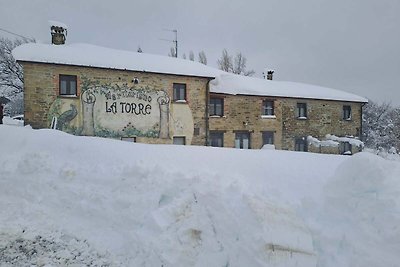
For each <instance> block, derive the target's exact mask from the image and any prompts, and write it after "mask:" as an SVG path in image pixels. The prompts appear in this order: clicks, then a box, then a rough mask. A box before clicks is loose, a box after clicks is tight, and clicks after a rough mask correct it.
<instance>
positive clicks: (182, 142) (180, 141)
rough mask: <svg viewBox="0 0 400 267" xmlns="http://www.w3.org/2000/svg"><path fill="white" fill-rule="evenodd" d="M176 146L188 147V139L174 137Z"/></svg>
mask: <svg viewBox="0 0 400 267" xmlns="http://www.w3.org/2000/svg"><path fill="white" fill-rule="evenodd" d="M173 142H174V145H186V137H184V136H174V139H173Z"/></svg>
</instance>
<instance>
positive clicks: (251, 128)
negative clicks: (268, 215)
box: [22, 62, 362, 153]
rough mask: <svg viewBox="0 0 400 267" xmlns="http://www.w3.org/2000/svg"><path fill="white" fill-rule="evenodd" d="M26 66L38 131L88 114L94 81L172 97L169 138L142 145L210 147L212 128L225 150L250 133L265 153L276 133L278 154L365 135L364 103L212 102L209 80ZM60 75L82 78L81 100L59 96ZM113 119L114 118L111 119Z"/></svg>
mask: <svg viewBox="0 0 400 267" xmlns="http://www.w3.org/2000/svg"><path fill="white" fill-rule="evenodd" d="M22 64H23V67H24V75H25V84H24V86H25V99H24V101H25V123H26V124H30V125H31V126H32V127H33V128H48V127H50V124H51V121H52V117H53V118H54V115H52V114H53V113H54V109H55V108H58V109H59V110H62V111H65V110H67V109H68V108H69V107H70V106H71V107H72V106H74V107H76V109H77V112H78V114H82V113H83V107H82V105H83V104H82V103H83V102H82V93H83V92H82V90H85V88H86V87H87V83H88V81H91V82H92V83H93V84H95V85H93V84H92V86H100V87H107V86H110V85H111V86H114V87H116V88H120V87H121V88H122V87H124V86H125V87H126V88H129V90H131V89H132V90H136V89H135V88H144V87H145V88H147V89H146V90H154V91H157V90H158V91H160V90H162V91H163V92H166V94H167V95H168V96H169V98H170V102H169V105H168V112H169V115H168V124H169V128H168V129H169V132H168V136H167V137H162V138H161V137H160V138H157V137H154V136H149V135H138V136H135V137H136V141H137V142H143V143H154V144H160V143H161V144H162V143H164V144H165V143H167V144H169V143H172V140H173V137H174V136H185V137H186V143H187V144H193V145H205V144H206V143H207V140H206V139H207V135H208V133H207V123H208V127H209V131H211V132H212V131H218V132H223V133H224V147H235V135H236V133H237V132H246V133H249V135H250V148H253V149H259V148H261V147H262V145H263V140H262V134H263V132H266V131H271V132H273V133H274V145H275V147H276V149H283V150H295V138H299V137H307V136H313V137H315V138H317V139H319V140H324V138H325V135H327V134H332V135H336V136H338V137H342V136H354V137H358V136H359V135H360V129H361V112H362V104H361V103H351V102H342V101H328V100H316V99H295V98H282V97H263V96H248V95H225V94H213V93H212V94H210V95H209V96H207V95H206V94H207V85H208V78H200V77H188V76H178V75H167V74H158V73H148V72H135V71H126V70H114V69H103V68H91V67H80V66H67V65H56V64H42V63H29V62H22ZM60 74H64V75H76V76H77V88H78V90H77V97H70V96H68V97H63V96H59V75H60ZM135 78H136V79H138V80H139V83H138V84H135V83H134V79H135ZM174 83H184V84H186V90H187V101H186V102H183V103H182V102H181V103H177V102H173V101H172V96H173V84H174ZM86 89H87V88H86ZM210 97H218V98H223V100H224V114H223V116H209V115H208V114H206V109H207V106H206V103H208V101H209V98H210ZM264 100H268V101H273V102H274V116H263V115H262V114H263V101H264ZM297 103H306V104H307V118H303V119H299V118H297V114H296V109H297ZM343 105H350V106H351V111H352V116H351V119H350V120H343V118H342V117H343V115H342V112H343ZM153 111H154V110H153ZM52 112H53V113H52ZM158 112H159V111H158ZM107 118H110V119H111V118H113V117H110V116H109V117H105V119H107ZM103 119H104V118H103ZM83 120H84V118H83V116H76V117H75V118H74V119H73V120H72V121H71V122H70V124H69V125H68V126H69V130H70V131H72V130H73V131H75V132H72V133H74V134H82V133H84V132H82V131H79V129H80V128H79V127H81V125H82V124H83V123H84V122H83ZM207 120H208V122H207ZM71 129H72V130H71ZM131 136H134V135H132V134H131V135H129V134H127V135H126V136H121V137H131ZM106 137H113V136H106ZM308 148H309V151H311V152H316V153H339V149H338V148H337V147H315V146H312V145H309V146H308ZM352 150H353V153H356V152H358V151H359V148H358V147H352Z"/></svg>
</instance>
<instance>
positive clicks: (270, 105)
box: [262, 100, 275, 116]
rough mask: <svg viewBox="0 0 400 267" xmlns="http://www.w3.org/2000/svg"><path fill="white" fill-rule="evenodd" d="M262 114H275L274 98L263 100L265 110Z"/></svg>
mask: <svg viewBox="0 0 400 267" xmlns="http://www.w3.org/2000/svg"><path fill="white" fill-rule="evenodd" d="M262 112H263V113H262V115H266V116H274V115H275V112H274V101H272V100H264V101H263V111H262Z"/></svg>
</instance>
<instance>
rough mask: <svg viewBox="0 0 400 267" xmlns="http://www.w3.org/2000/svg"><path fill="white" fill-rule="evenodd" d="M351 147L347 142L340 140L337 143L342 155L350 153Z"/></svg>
mask: <svg viewBox="0 0 400 267" xmlns="http://www.w3.org/2000/svg"><path fill="white" fill-rule="evenodd" d="M351 151H352V147H351V144H350V143H349V142H341V143H340V145H339V152H340V154H342V155H351V154H352V152H351Z"/></svg>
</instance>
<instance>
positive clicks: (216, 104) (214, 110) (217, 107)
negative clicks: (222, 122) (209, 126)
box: [209, 97, 224, 116]
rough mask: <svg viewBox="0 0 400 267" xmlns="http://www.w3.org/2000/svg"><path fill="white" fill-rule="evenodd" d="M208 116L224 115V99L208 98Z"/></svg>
mask: <svg viewBox="0 0 400 267" xmlns="http://www.w3.org/2000/svg"><path fill="white" fill-rule="evenodd" d="M209 108H210V116H223V115H224V99H223V98H219V97H218V98H217V97H211V98H210V106H209Z"/></svg>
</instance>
